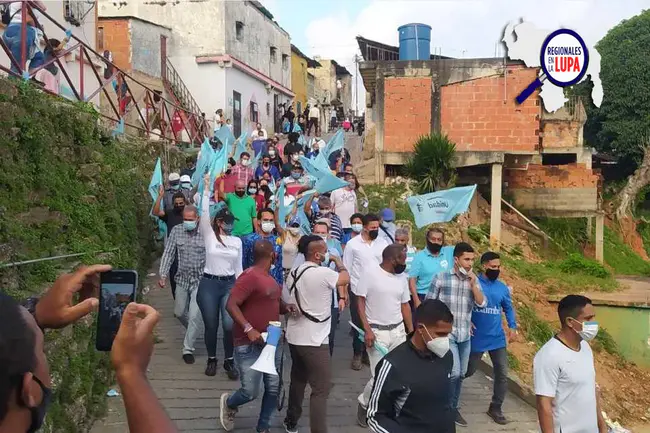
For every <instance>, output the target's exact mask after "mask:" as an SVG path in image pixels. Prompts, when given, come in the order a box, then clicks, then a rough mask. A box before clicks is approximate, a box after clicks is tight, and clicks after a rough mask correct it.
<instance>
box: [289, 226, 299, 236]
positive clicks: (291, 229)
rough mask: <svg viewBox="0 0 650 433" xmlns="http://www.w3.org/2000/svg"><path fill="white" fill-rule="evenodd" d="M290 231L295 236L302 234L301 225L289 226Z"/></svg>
mask: <svg viewBox="0 0 650 433" xmlns="http://www.w3.org/2000/svg"><path fill="white" fill-rule="evenodd" d="M288 230H289V233H291V234H292V235H294V236H298V235H299V234H300V227H289V229H288Z"/></svg>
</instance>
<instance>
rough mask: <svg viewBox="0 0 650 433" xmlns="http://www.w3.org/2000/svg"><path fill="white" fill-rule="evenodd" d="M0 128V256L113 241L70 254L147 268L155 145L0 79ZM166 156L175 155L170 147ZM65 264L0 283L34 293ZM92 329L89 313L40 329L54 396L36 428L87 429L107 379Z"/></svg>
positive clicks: (2, 275)
mask: <svg viewBox="0 0 650 433" xmlns="http://www.w3.org/2000/svg"><path fill="white" fill-rule="evenodd" d="M0 131H2V133H1V134H0V263H10V262H16V261H23V260H29V259H37V258H44V257H51V256H55V255H63V254H71V253H93V252H104V251H108V250H113V249H117V250H116V251H114V252H112V253H110V254H100V255H98V254H88V255H85V256H83V257H80V258H76V259H75V260H78V261H81V262H84V263H91V262H98V261H101V262H108V263H109V264H111V265H113V266H114V267H118V268H131V269H137V270H138V272H139V273H140V275H146V271H147V269H148V266H149V265H150V263H151V259H152V257H153V256H152V253H154V252H155V250H156V249H157V245H156V243H155V242H154V240H153V239H154V237H153V233H154V232H153V224H151V220H150V218H149V210H150V207H151V199H150V197H149V196H148V193H147V186H148V183H149V179H150V176H151V171H152V169H153V165H154V163H155V157H156V156H157V155H158V153H159V150H158V149H156V148H155V147H153V146H154V145H152V144H149V143H144V142H138V141H135V142H133V141H131V142H118V141H115V140H113V139H111V138H110V137H108V136H106V135H105V134H104V132H103V131H102V130H101V129H100V128H99V127H98V117H97V114H96V113H95V112H94V110H93V109H92V107H89V106H87V105H85V104H72V103H69V102H64V101H62V100H60V99H54V98H52V97H49V96H47V95H44V94H42V93H40V92H38V91H36V90H35V89H34V88H32V87H31V86H30V85H29V84H27V85H26V84H20V85H19V87H18V88H16V87H14V84H13V83H12V82H9V81H6V80H0ZM155 146H161V144H156V145H155ZM170 157H171V158H173V159H174V163H175V159H176V154H175V153H174V152H171V156H170ZM179 159H180V158H179ZM66 266H67V267H68V268H69V267H71V266H73V264H71V263H70V262H69V261H58V260H57V261H50V262H41V263H35V264H27V265H24V266H20V267H11V268H3V269H0V281H1V282H2V286H1V287H2V290H4V291H6V292H7V293H9V294H11V295H12V296H15V297H17V298H25V297H27V296H30V295H32V294H39V293H40V292H41V291H42V290H43V289H44V288H45V287H47V286H48V285H49V284H50V283H51V282H52V281H54V279H55V278H56V276H57V275H59V274H60V273H61V272H63V271H66V270H67V269H66ZM94 330H95V326H94V325H93V320H92V318H89V319H88V320H86V321H82V322H80V323H78V324H76V325H74V326H71V327H68V328H66V329H64V330H61V331H48V332H47V333H46V351H47V355H48V360H49V363H50V369H51V374H52V379H53V383H54V400H53V403H52V408H51V410H50V411H49V413H48V417H47V426H46V428H45V431H49V432H65V433H77V432H83V431H86V430H87V428H88V426H89V425H90V423H91V422H92V420H93V418H95V417H97V416H98V415H100V414H101V412H102V410H103V404H104V398H105V397H104V396H105V394H106V391H107V389H108V385H109V384H110V383H111V380H112V378H111V374H110V370H109V368H108V366H109V361H108V357H107V355H106V354H103V353H98V352H96V351H95V349H94V338H95V337H94Z"/></svg>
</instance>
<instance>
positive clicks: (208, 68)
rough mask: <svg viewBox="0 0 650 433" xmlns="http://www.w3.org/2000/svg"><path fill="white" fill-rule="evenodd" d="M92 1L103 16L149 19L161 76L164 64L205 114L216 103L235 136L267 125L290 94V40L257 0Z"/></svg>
mask: <svg viewBox="0 0 650 433" xmlns="http://www.w3.org/2000/svg"><path fill="white" fill-rule="evenodd" d="M99 4H100V9H99V14H100V16H101V17H103V18H107V19H108V18H110V19H116V18H118V17H121V18H137V19H138V20H140V21H146V22H149V23H150V24H152V26H151V28H150V29H149V33H150V34H149V35H148V38H149V39H150V40H154V39H156V38H157V39H158V40H159V41H160V54H161V57H162V58H163V59H162V63H161V65H167V66H169V68H165V67H164V66H163V75H165V73H166V71H165V69H168V70H169V71H173V73H174V74H176V76H177V79H176V82H177V87H182V88H183V89H187V92H185V91H181V92H180V93H183V94H190V95H191V96H192V100H193V101H194V102H195V103H196V104H197V105H198V106H199V107H200V108H201V110H202V111H204V112H205V113H207V117H208V118H210V117H211V116H212V115H213V114H214V112H215V111H216V110H217V109H219V108H222V109H223V110H224V113H225V116H226V118H230V119H231V120H232V124H233V125H234V130H235V133H236V135H239V134H240V133H241V132H242V131H246V130H251V129H252V128H253V127H254V126H255V123H257V122H260V123H262V124H263V126H264V127H265V128H266V129H267V130H269V131H273V130H274V126H275V124H276V119H277V118H278V117H279V113H280V110H279V107H280V105H281V104H285V103H288V102H290V101H291V100H292V98H293V96H294V94H293V92H292V91H291V90H290V86H291V43H290V41H289V34H288V33H287V32H286V31H284V30H283V29H282V28H281V27H280V26H279V25H278V24H277V22H275V21H274V19H273V15H272V14H271V13H270V12H269V11H268V10H267V9H266V8H264V7H263V6H262V5H261V4H260V3H259V2H258V1H239V2H230V1H222V0H205V1H201V2H183V3H182V4H176V3H174V2H126V4H124V3H115V2H112V1H109V0H99ZM167 32H169V34H167ZM149 39H148V40H149ZM132 46H136V45H135V44H133V43H132ZM132 54H133V51H132ZM143 54H146V53H143ZM152 58H154V59H155V55H153V53H152ZM152 61H155V60H152ZM154 69H155V68H154ZM165 90H166V93H167V94H170V95H169V96H174V97H175V98H176V99H177V100H178V101H179V102H180V103H181V104H185V103H186V102H187V101H183V100H181V99H182V98H180V97H179V96H178V95H174V93H178V92H175V91H174V89H170V88H166V89H165Z"/></svg>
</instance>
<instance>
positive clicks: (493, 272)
mask: <svg viewBox="0 0 650 433" xmlns="http://www.w3.org/2000/svg"><path fill="white" fill-rule="evenodd" d="M500 273H501V271H500V270H499V269H486V270H485V276H486V277H487V279H488V280H490V281H496V280H497V279H499V274H500Z"/></svg>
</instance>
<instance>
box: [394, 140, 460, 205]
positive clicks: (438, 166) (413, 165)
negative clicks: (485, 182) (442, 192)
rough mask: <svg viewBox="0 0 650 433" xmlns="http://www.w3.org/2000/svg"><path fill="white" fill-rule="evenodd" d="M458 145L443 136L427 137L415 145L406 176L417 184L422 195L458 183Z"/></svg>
mask: <svg viewBox="0 0 650 433" xmlns="http://www.w3.org/2000/svg"><path fill="white" fill-rule="evenodd" d="M455 154H456V145H455V144H454V142H453V141H451V140H450V139H449V138H447V136H446V135H442V134H431V135H425V136H422V137H420V138H419V139H418V141H417V142H416V143H415V146H414V150H413V154H412V155H411V158H410V159H409V160H408V161H407V163H406V167H405V169H406V174H407V175H408V176H409V177H410V178H411V179H413V180H414V181H416V182H417V189H418V192H419V193H420V194H426V193H429V192H433V191H437V190H439V189H445V188H449V187H451V186H453V185H454V183H455V181H456V171H455V170H454V158H455Z"/></svg>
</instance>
